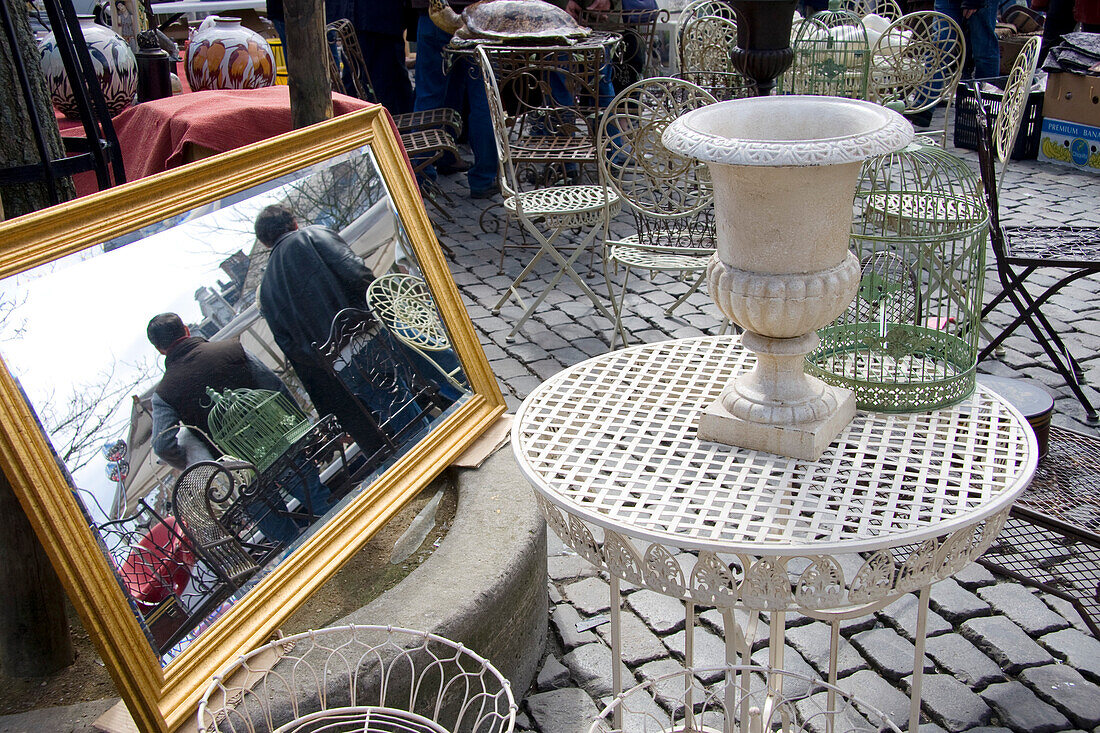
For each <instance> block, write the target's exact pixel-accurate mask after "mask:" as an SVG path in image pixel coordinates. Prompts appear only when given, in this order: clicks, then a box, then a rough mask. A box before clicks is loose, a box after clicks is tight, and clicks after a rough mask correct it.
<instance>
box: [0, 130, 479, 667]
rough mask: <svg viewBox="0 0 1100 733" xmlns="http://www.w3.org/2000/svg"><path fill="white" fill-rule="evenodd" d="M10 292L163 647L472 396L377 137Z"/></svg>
mask: <svg viewBox="0 0 1100 733" xmlns="http://www.w3.org/2000/svg"><path fill="white" fill-rule="evenodd" d="M261 212H265V214H264V216H261ZM270 212H275V215H269V214H270ZM272 220H274V221H272ZM261 222H266V223H265V224H261ZM280 222H281V223H280ZM265 227H266V228H265ZM280 227H282V229H280ZM257 237H258V238H259V240H258V239H257ZM268 245H271V246H268ZM0 298H2V299H0V318H2V320H0V328H2V332H3V333H2V335H3V338H4V340H3V343H2V345H0V350H2V352H3V358H4V361H5V362H6V363H7V365H8V367H9V369H10V370H11V372H12V373H13V375H14V376H15V377H16V378H17V379H18V380H19V382H20V384H21V386H22V388H23V390H24V391H25V393H26V395H27V397H28V399H29V402H30V403H31V405H33V407H34V409H35V411H36V413H37V415H38V417H39V420H40V423H41V425H42V426H43V430H44V431H45V433H46V434H47V436H48V438H49V439H50V441H51V443H52V445H53V448H54V450H55V452H56V453H57V456H58V458H59V459H60V461H61V462H62V463H63V464H64V465H65V466H66V468H67V469H68V474H69V476H70V477H71V478H70V481H71V485H72V487H73V489H74V493H75V495H76V496H77V498H78V499H79V501H80V503H81V505H82V507H83V508H84V512H85V515H86V517H87V520H88V523H89V526H90V527H91V528H92V529H93V530H94V531H95V532H96V534H97V536H98V537H99V539H100V541H101V542H100V544H101V546H102V548H103V551H104V552H105V553H106V555H107V558H108V560H109V562H110V563H111V566H112V567H113V568H114V569H115V571H116V575H117V577H118V579H119V584H120V586H121V587H122V589H123V591H124V593H125V594H126V596H127V598H128V599H129V601H130V604H131V607H132V608H133V611H134V613H135V614H136V616H137V617H138V620H139V622H140V623H141V625H142V628H143V629H145V631H146V634H147V636H148V638H149V641H150V643H151V644H152V646H153V647H154V649H155V650H156V654H157V655H158V656H159V657H160V658H161V661H162V664H167V663H168V662H170V661H171V660H172V659H173V658H175V657H176V656H177V655H178V654H179V653H180V652H181V651H182V650H183V649H184V648H186V647H187V645H188V644H189V643H190V642H191V641H192V640H193V639H194V638H196V636H197V635H198V634H200V633H201V632H202V631H203V630H204V629H206V628H207V627H208V626H209V625H210V624H212V623H213V622H214V621H215V620H216V619H217V618H218V617H219V615H220V614H221V613H223V612H224V611H225V610H226V609H227V608H229V607H230V606H231V605H232V604H233V603H234V602H235V601H236V600H237V599H239V598H240V597H242V596H243V595H244V594H245V593H247V592H248V591H249V589H250V588H252V587H253V586H254V585H255V584H256V583H257V582H259V581H260V580H261V579H262V578H263V577H265V575H266V574H267V573H269V572H270V571H271V570H272V569H273V568H274V567H275V566H276V565H277V564H278V563H279V562H280V561H281V560H282V559H284V558H285V557H286V556H287V555H288V554H290V553H291V552H293V551H294V549H295V548H296V547H297V546H298V545H300V544H301V543H302V542H303V541H304V539H305V538H306V537H308V536H309V535H310V534H311V533H312V532H314V531H315V530H316V528H317V527H318V526H319V524H320V523H322V522H323V521H324V520H325V518H326V517H330V516H332V515H334V514H335V513H336V512H338V511H339V510H340V509H341V507H343V506H345V505H346V504H347V503H348V502H349V501H351V500H352V498H354V497H355V496H356V495H357V494H358V493H360V492H361V491H362V490H363V488H364V487H365V486H368V485H369V484H370V482H371V480H372V478H373V477H374V476H376V475H378V474H379V473H380V472H381V471H383V470H385V469H386V467H388V466H389V465H391V464H392V463H393V462H394V461H395V460H396V459H397V458H399V457H400V456H401V455H402V453H403V452H404V451H405V450H406V449H408V448H410V447H411V446H413V445H415V444H416V443H417V442H418V441H419V440H420V438H421V437H423V436H424V435H425V434H426V433H427V432H428V431H430V430H431V429H432V428H433V426H435V425H437V424H439V423H440V422H441V421H442V420H443V418H444V417H445V416H446V415H448V414H449V413H450V412H451V411H453V410H454V409H455V407H456V405H458V404H460V403H461V402H462V401H463V400H464V399H466V398H467V396H468V395H470V394H471V392H470V390H469V386H468V384H467V381H466V377H465V375H464V373H463V370H462V367H461V365H460V363H459V361H458V359H457V358H456V356H455V353H454V351H453V349H452V348H451V342H450V339H449V336H448V333H447V331H446V330H445V329H444V328H443V326H442V322H441V319H440V317H439V313H438V312H437V310H436V308H435V304H434V302H433V300H432V297H431V293H430V291H429V290H428V287H427V285H426V283H425V280H424V278H423V276H422V274H421V272H420V269H419V266H418V263H417V262H416V259H415V256H414V254H413V247H412V246H411V243H410V242H409V240H408V237H407V236H406V234H405V230H404V227H403V226H402V223H401V221H400V220H399V218H398V215H397V210H396V208H395V206H394V204H393V202H392V201H391V199H390V196H389V193H388V192H387V190H386V187H385V185H384V183H383V181H382V178H381V175H380V173H379V169H378V167H377V165H376V162H375V160H374V157H373V154H372V153H371V150H370V149H369V148H368V147H364V148H361V149H359V150H356V151H352V152H351V153H348V154H345V155H341V156H338V157H336V158H333V159H330V160H327V161H325V162H323V163H321V164H318V165H316V166H314V167H312V168H308V169H305V170H302V171H299V172H296V173H294V174H292V175H290V176H286V177H284V178H281V179H278V180H274V181H270V182H268V183H265V184H263V185H262V186H257V187H255V188H252V189H249V190H247V191H244V192H242V193H240V194H236V195H234V196H232V197H229V198H226V199H223V200H221V201H218V202H216V203H214V204H211V205H209V206H203V207H201V208H196V209H194V210H192V211H190V212H188V213H186V214H184V215H181V216H178V217H174V218H172V219H171V220H169V221H162V222H159V223H157V224H156V225H153V226H149V227H146V228H145V229H143V230H141V231H138V232H134V233H131V234H128V235H126V236H124V237H120V238H118V239H115V240H112V241H109V242H104V243H103V246H102V247H96V248H93V249H91V250H86V251H84V252H81V253H79V254H77V255H74V256H72V257H68V258H64V259H61V260H57V261H55V262H52V263H50V264H48V265H44V266H41V267H38V268H35V269H33V270H30V271H29V272H25V273H22V274H20V275H16V276H13V277H11V278H8V279H7V280H5V281H4V282H3V283H2V293H0ZM158 314H161V315H158ZM177 315H178V319H177V318H175V316H177ZM154 317H156V318H154ZM151 319H152V320H151ZM158 352H159V353H158Z"/></svg>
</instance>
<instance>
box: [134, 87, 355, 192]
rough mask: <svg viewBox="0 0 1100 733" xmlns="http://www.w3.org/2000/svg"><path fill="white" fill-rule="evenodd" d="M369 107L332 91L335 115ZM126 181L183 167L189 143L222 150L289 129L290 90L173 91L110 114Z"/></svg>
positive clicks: (280, 88)
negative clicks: (168, 94)
mask: <svg viewBox="0 0 1100 733" xmlns="http://www.w3.org/2000/svg"><path fill="white" fill-rule="evenodd" d="M367 106H369V105H368V104H367V103H366V102H364V101H362V100H359V99H356V98H354V97H348V96H345V95H343V94H333V95H332V108H333V113H334V114H337V115H342V114H345V113H347V112H353V111H355V110H359V109H363V108H364V107H367ZM114 125H115V133H116V134H117V135H118V140H119V145H120V146H121V147H122V162H123V165H124V166H125V168H126V180H128V181H132V180H135V179H138V178H144V177H145V176H151V175H153V174H154V173H160V172H161V171H163V170H167V169H168V168H175V167H176V166H179V165H182V164H183V162H184V160H183V149H184V146H185V145H186V144H187V143H192V144H194V145H201V146H202V147H204V148H208V149H210V150H214V151H216V152H219V153H224V152H225V151H227V150H233V149H234V148H239V147H242V146H244V145H249V144H251V143H255V142H259V141H261V140H266V139H267V138H269V137H274V136H276V135H281V134H282V133H284V132H290V130H291V129H292V126H291V121H290V88H289V87H285V86H273V87H264V88H263V89H233V90H216V91H207V92H192V93H191V94H177V95H176V96H174V97H166V98H164V99H156V100H153V101H151V102H144V103H142V104H135V105H134V106H132V107H128V108H126V109H124V110H123V111H122V112H121V113H119V115H118V116H117V117H115V118H114Z"/></svg>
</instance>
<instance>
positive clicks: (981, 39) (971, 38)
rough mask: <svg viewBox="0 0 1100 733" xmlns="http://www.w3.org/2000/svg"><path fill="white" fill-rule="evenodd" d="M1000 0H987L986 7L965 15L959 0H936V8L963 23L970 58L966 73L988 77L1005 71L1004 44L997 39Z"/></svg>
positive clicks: (960, 25) (937, 10)
mask: <svg viewBox="0 0 1100 733" xmlns="http://www.w3.org/2000/svg"><path fill="white" fill-rule="evenodd" d="M997 6H998V3H997V0H986V2H985V7H984V8H982V9H981V10H979V11H978V12H976V13H974V14H973V15H971V16H970V18H969V20H967V19H964V18H963V10H962V3H960V2H959V0H936V12H938V13H943V14H944V15H946V16H948V17H949V18H951V19H952V20H953V21H955V22H956V23H958V24H959V27H960V28H962V30H963V36H964V37H965V38H966V62H965V64H964V66H963V77H964V78H968V79H969V78H973V79H988V78H990V77H994V76H1000V75H1001V47H1000V44H998V42H997V34H996V33H995V32H994V29H995V28H996V27H997Z"/></svg>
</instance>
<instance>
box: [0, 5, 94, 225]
mask: <svg viewBox="0 0 1100 733" xmlns="http://www.w3.org/2000/svg"><path fill="white" fill-rule="evenodd" d="M0 2H3V3H6V4H7V6H8V14H9V15H10V16H11V18H12V21H13V24H14V26H15V27H14V30H15V38H16V42H17V43H18V45H19V49H20V52H21V55H22V58H23V62H24V64H25V66H26V72H27V76H28V78H29V80H30V86H31V93H32V94H33V95H34V99H35V106H36V107H37V108H38V116H39V120H40V121H39V124H40V126H41V127H42V130H43V132H44V134H45V137H46V149H47V152H48V154H49V156H50V157H51V158H52V159H55V160H56V159H58V158H62V157H64V155H65V153H64V149H63V148H62V146H61V133H60V132H58V130H57V123H56V121H55V119H54V113H53V105H52V104H51V103H50V95H49V93H48V92H47V91H46V80H45V78H44V77H43V76H42V69H41V67H40V66H39V56H38V46H37V45H36V44H35V42H34V35H33V34H32V33H31V28H30V24H29V23H28V22H27V4H26V3H25V2H23V0H0ZM6 36H7V34H6V33H4V41H3V42H2V43H0V168H7V167H9V166H17V165H27V164H30V163H40V162H41V160H40V158H39V157H38V146H37V145H36V144H35V142H34V131H33V128H32V127H31V116H30V111H29V109H28V107H27V104H26V100H25V99H24V98H23V87H22V85H21V84H20V83H19V76H18V74H17V73H16V66H15V56H14V55H13V49H11V48H10V47H9V44H8V42H7V38H6ZM58 189H59V191H58V193H59V196H60V198H61V200H62V201H67V200H69V199H71V198H74V197H75V196H76V190H75V189H74V188H73V183H72V179H71V178H64V179H61V180H59V181H58ZM0 199H3V201H4V210H5V212H6V214H7V216H8V217H11V218H15V217H17V216H21V215H23V214H26V213H29V212H31V211H36V210H37V209H42V208H45V207H47V206H49V205H50V198H49V190H48V189H47V187H46V183H45V182H44V181H43V182H36V183H32V184H12V185H8V186H4V185H0Z"/></svg>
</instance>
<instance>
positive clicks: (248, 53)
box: [184, 16, 275, 92]
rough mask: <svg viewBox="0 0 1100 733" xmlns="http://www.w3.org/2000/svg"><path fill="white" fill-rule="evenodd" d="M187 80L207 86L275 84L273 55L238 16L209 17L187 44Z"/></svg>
mask: <svg viewBox="0 0 1100 733" xmlns="http://www.w3.org/2000/svg"><path fill="white" fill-rule="evenodd" d="M184 68H185V69H186V70H187V83H188V84H190V85H191V89H192V90H193V91H196V92H200V91H203V90H206V89H259V88H260V87H269V86H272V85H274V84H275V54H273V53H272V52H271V47H270V46H268V44H267V41H266V40H265V39H264V37H263V36H261V35H260V34H259V33H256V32H255V31H252V30H249V29H248V28H245V27H243V26H242V25H241V19H240V18H226V17H222V16H211V17H210V18H207V19H206V20H204V21H203V24H202V25H201V26H200V27H199V29H198V30H197V31H195V33H194V35H192V36H191V40H190V41H189V43H188V44H187V57H186V63H185V65H184Z"/></svg>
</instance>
